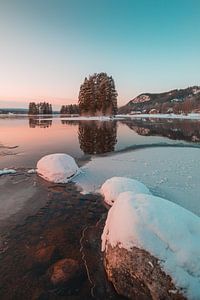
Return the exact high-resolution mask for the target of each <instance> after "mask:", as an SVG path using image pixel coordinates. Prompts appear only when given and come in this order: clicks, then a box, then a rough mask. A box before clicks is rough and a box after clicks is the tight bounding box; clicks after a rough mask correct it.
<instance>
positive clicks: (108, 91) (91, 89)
mask: <svg viewBox="0 0 200 300" xmlns="http://www.w3.org/2000/svg"><path fill="white" fill-rule="evenodd" d="M79 108H80V113H81V114H84V115H115V114H116V113H117V91H116V89H115V83H114V80H113V78H112V76H108V75H107V74H106V73H99V74H96V73H95V74H93V75H92V76H89V78H85V80H84V82H83V84H82V85H81V86H80V92H79Z"/></svg>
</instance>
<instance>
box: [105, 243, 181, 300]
mask: <svg viewBox="0 0 200 300" xmlns="http://www.w3.org/2000/svg"><path fill="white" fill-rule="evenodd" d="M104 267H105V270H106V273H107V276H108V280H109V281H111V282H112V283H113V285H114V287H115V290H116V291H117V293H118V294H120V295H123V296H125V297H127V298H129V299H134V300H137V299H139V300H151V299H155V300H158V299H165V300H172V299H174V300H183V299H186V298H185V297H184V296H183V295H182V294H181V293H180V291H179V290H178V289H177V288H176V287H175V285H174V284H173V282H172V279H171V277H170V276H168V275H167V274H166V273H165V272H163V270H162V268H161V266H160V264H159V262H158V260H157V259H156V258H155V257H153V256H152V255H151V254H150V253H148V252H147V251H145V250H143V249H139V248H136V247H133V248H132V249H131V251H128V250H127V249H124V248H120V247H118V246H116V247H112V246H111V245H108V247H107V250H106V252H105V253H104Z"/></svg>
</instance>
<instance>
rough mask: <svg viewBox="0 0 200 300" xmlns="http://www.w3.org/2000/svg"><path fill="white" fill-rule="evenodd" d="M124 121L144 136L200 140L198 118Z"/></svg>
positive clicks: (190, 140) (191, 140)
mask: <svg viewBox="0 0 200 300" xmlns="http://www.w3.org/2000/svg"><path fill="white" fill-rule="evenodd" d="M123 123H125V124H126V125H127V126H128V127H129V128H130V129H132V130H134V131H135V132H137V133H138V134H139V135H143V136H155V135H158V136H164V137H168V138H170V139H172V140H184V141H189V142H200V122H199V121H196V120H172V119H168V120H162V119H140V120H131V121H125V122H123Z"/></svg>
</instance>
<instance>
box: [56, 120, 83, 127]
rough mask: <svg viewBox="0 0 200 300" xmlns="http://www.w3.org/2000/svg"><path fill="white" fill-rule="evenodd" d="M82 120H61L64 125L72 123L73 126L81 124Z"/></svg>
mask: <svg viewBox="0 0 200 300" xmlns="http://www.w3.org/2000/svg"><path fill="white" fill-rule="evenodd" d="M79 122H80V121H76V120H73V121H71V120H61V123H62V125H71V126H77V125H79Z"/></svg>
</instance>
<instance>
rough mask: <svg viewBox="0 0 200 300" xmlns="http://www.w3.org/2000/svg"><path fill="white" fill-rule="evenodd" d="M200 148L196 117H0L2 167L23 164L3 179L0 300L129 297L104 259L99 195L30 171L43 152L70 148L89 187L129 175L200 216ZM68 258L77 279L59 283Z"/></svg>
mask: <svg viewBox="0 0 200 300" xmlns="http://www.w3.org/2000/svg"><path fill="white" fill-rule="evenodd" d="M199 146H200V121H197V120H172V119H147V118H145V119H142V118H141V119H134V120H130V119H120V120H112V121H103V120H102V121H95V120H93V121H92V120H87V121H83V120H81V121H80V120H72V119H64V118H58V117H54V118H37V117H35V118H28V117H11V118H9V117H6V118H0V169H2V168H15V169H16V170H17V173H16V174H14V175H7V176H1V177H0V299H38V300H42V299H50V300H51V299H52V300H53V299H63V300H64V299H76V300H77V299H80V300H82V299H124V298H123V297H121V296H119V295H117V294H116V292H115V290H114V289H113V286H112V285H111V284H110V283H109V282H108V280H107V277H106V276H105V272H104V268H103V264H102V253H101V234H102V231H103V227H104V223H105V220H106V216H107V208H106V207H105V205H104V203H103V199H102V197H101V195H99V194H85V195H84V194H81V193H80V191H79V189H77V187H76V185H75V184H74V183H68V184H54V183H50V182H46V181H44V180H43V179H42V178H40V177H39V176H37V175H36V174H28V173H27V170H28V169H29V168H30V169H31V168H35V167H36V163H37V161H38V160H39V159H40V158H41V157H42V156H44V155H46V154H50V153H57V152H62V153H67V154H69V155H72V156H73V157H74V158H75V159H76V161H77V163H78V164H79V165H81V166H82V169H83V170H85V173H84V172H83V174H82V175H81V176H82V177H81V176H80V178H79V176H78V179H77V180H80V181H81V180H82V184H83V186H84V184H85V185H86V187H87V184H88V180H91V182H90V186H89V188H91V189H92V188H93V185H94V183H95V182H94V181H95V180H96V183H95V184H97V186H98V185H99V184H100V183H101V182H102V178H106V177H110V176H117V175H118V176H124V174H125V173H124V172H126V175H127V176H128V175H129V174H130V176H133V177H134V178H136V179H138V180H141V181H142V182H144V183H145V184H147V186H148V187H149V188H150V189H151V191H152V192H153V194H155V195H159V196H163V197H166V198H167V199H170V200H171V201H174V202H176V203H179V204H180V205H182V206H184V207H186V208H188V209H190V210H191V211H193V212H197V213H200V205H199V201H200V199H199V194H200V193H199V169H200V166H199V159H198V157H199V152H198V151H199ZM174 150H175V152H174ZM175 153H176V155H175ZM177 153H178V155H177ZM184 160H185V161H184ZM127 172H128V173H127ZM93 180H94V181H93ZM95 189H96V188H95ZM185 196H186V197H185ZM173 197H174V198H173ZM65 258H70V259H74V260H75V261H77V263H78V265H79V269H80V274H79V275H80V276H79V277H78V278H76V285H75V286H73V284H71V285H69V286H67V285H62V284H61V285H58V286H56V287H55V286H53V285H52V284H51V283H50V278H49V273H50V271H51V268H52V266H53V264H54V263H56V262H57V261H59V260H60V259H65Z"/></svg>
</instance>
